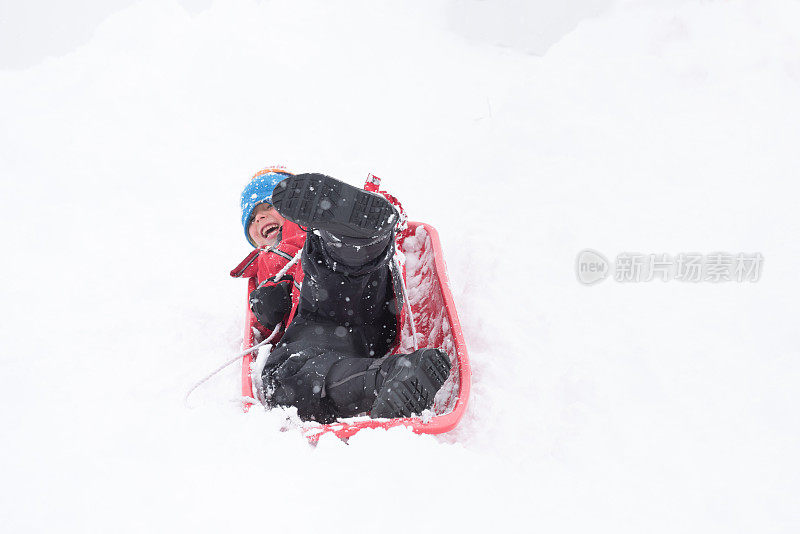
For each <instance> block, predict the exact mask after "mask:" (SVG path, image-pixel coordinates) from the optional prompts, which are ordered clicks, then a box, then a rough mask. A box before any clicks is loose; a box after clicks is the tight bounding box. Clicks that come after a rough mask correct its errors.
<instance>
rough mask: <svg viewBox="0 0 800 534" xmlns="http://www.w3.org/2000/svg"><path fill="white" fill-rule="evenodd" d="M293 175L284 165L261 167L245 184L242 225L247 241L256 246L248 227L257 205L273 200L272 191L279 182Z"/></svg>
mask: <svg viewBox="0 0 800 534" xmlns="http://www.w3.org/2000/svg"><path fill="white" fill-rule="evenodd" d="M289 176H292V173H290V172H289V171H287V170H286V169H284V168H283V167H268V168H266V169H261V170H260V171H258V172H257V173H255V175H253V178H252V179H251V180H250V183H249V184H247V186H245V188H244V191H242V201H241V203H242V226H243V227H244V236H245V237H246V238H247V242H248V243H250V244H251V245H253V246H255V244H254V243H253V241H251V239H250V233H249V232H248V231H247V228H248V227H249V226H250V218H251V217H252V216H253V210H254V209H255V208H256V206H257V205H259V204H261V203H262V202H271V200H272V191H273V190H274V189H275V186H276V185H278V182H281V181H283V180H285V179H286V178H288V177H289Z"/></svg>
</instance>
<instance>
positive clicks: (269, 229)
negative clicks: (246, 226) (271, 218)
mask: <svg viewBox="0 0 800 534" xmlns="http://www.w3.org/2000/svg"><path fill="white" fill-rule="evenodd" d="M277 231H278V225H277V224H272V225H269V226H265V227H264V228H262V229H261V237H263V238H268V237H270V236H272V235H274V234H275V232H277Z"/></svg>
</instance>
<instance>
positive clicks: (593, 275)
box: [575, 248, 611, 286]
mask: <svg viewBox="0 0 800 534" xmlns="http://www.w3.org/2000/svg"><path fill="white" fill-rule="evenodd" d="M610 272H611V269H610V267H609V263H608V260H607V259H606V257H605V256H603V255H602V254H600V253H599V252H597V251H596V250H592V249H590V248H587V249H585V250H582V251H580V252H578V257H577V258H576V260H575V274H576V275H578V281H579V282H580V283H581V284H585V285H587V286H590V285H592V284H596V283H598V282H602V281H603V280H605V279H606V278H607V277H608V275H609V273H610Z"/></svg>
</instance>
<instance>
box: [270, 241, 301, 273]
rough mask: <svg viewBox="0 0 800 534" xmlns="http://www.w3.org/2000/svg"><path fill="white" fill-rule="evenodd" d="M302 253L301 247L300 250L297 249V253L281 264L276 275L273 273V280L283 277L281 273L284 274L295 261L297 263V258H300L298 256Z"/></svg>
mask: <svg viewBox="0 0 800 534" xmlns="http://www.w3.org/2000/svg"><path fill="white" fill-rule="evenodd" d="M302 254H303V249H302V248H301V249H300V250H298V251H297V254H295V255H294V258H292V259H291V260H290V261H289V263H287V264H286V265H284V266H283V269H281V270H280V271H278V274H276V275H275V277H274V280H280V279H281V278H283V275H285V274H286V271H288V270H289V269H291V268H292V265H294V264H295V263H297V262H298V260H299V259H300V256H301V255H302Z"/></svg>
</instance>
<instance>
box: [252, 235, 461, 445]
mask: <svg viewBox="0 0 800 534" xmlns="http://www.w3.org/2000/svg"><path fill="white" fill-rule="evenodd" d="M408 225H409V229H410V230H411V234H410V236H409V237H407V238H406V239H405V240H404V242H403V247H402V252H403V254H404V255H405V268H406V288H407V290H408V291H407V293H408V294H407V295H406V306H410V307H411V311H412V314H413V318H414V324H415V327H416V332H417V344H418V346H419V347H420V348H422V347H439V348H442V349H444V350H445V351H447V353H448V355H449V356H450V361H451V362H452V363H453V367H452V369H451V370H450V376H449V378H448V379H447V382H445V384H444V385H443V386H442V388H441V389H440V390H439V392H438V393H437V395H436V398H435V399H434V404H433V408H432V409H431V410H430V411H426V413H425V414H423V415H422V416H421V417H407V418H399V419H370V418H369V417H367V416H364V417H355V418H349V419H341V420H339V421H337V422H336V423H331V424H327V425H322V424H319V423H314V422H306V423H302V429H303V432H304V434H305V435H306V436H307V437H308V438H309V439H310V440H312V441H316V440H318V439H319V437H320V436H321V435H323V434H325V433H326V432H333V433H334V434H335V435H336V436H338V437H339V438H342V439H345V438H348V437H350V436H352V435H353V434H355V433H356V432H358V431H359V430H361V429H362V428H391V427H395V426H400V425H403V426H407V427H409V428H411V429H412V430H413V431H414V432H416V433H418V434H441V433H443V432H448V431H450V430H452V429H453V428H455V426H456V425H457V424H458V421H459V420H460V419H461V417H462V416H463V415H464V411H465V410H466V408H467V400H468V399H469V389H470V381H471V372H470V366H469V357H468V356H467V346H466V344H465V343H464V335H463V333H462V332H461V323H459V321H458V314H457V313H456V307H455V304H454V303H453V296H452V294H451V292H450V286H449V282H448V279H447V268H446V266H445V263H444V258H443V256H442V247H441V243H440V242H439V234H438V233H437V232H436V230H435V229H434V228H433V227H432V226H430V225H427V224H424V223H419V222H411V221H409V223H408ZM255 284H256V281H255V278H251V279H250V281H249V283H248V288H247V291H248V295H249V294H250V292H251V291H252V290H253V289H255ZM245 308H246V310H247V311H246V314H247V315H246V319H245V331H244V348H245V349H249V348H251V347H252V346H253V345H254V344H255V343H256V341H255V338H254V331H255V329H254V328H253V325H254V323H255V320H256V319H255V316H254V315H253V313H252V312H251V311H250V308H249V307H247V306H246V307H245ZM406 323H408V321H406ZM413 346H414V344H413V340H412V337H411V327H410V325H408V324H407V325H406V327H405V329H404V330H403V332H402V335H401V342H400V347H399V349H398V350H397V352H398V353H408V352H411V351H413V350H414V348H413ZM254 360H255V355H254V354H246V355H245V356H244V357H243V360H242V395H243V396H244V397H248V398H250V397H252V398H257V396H256V395H254V391H253V382H252V379H251V364H252V363H253V362H254ZM252 405H253V404H252V403H247V402H246V403H245V404H244V410H245V411H247V410H249V409H250V407H251V406H252Z"/></svg>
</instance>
